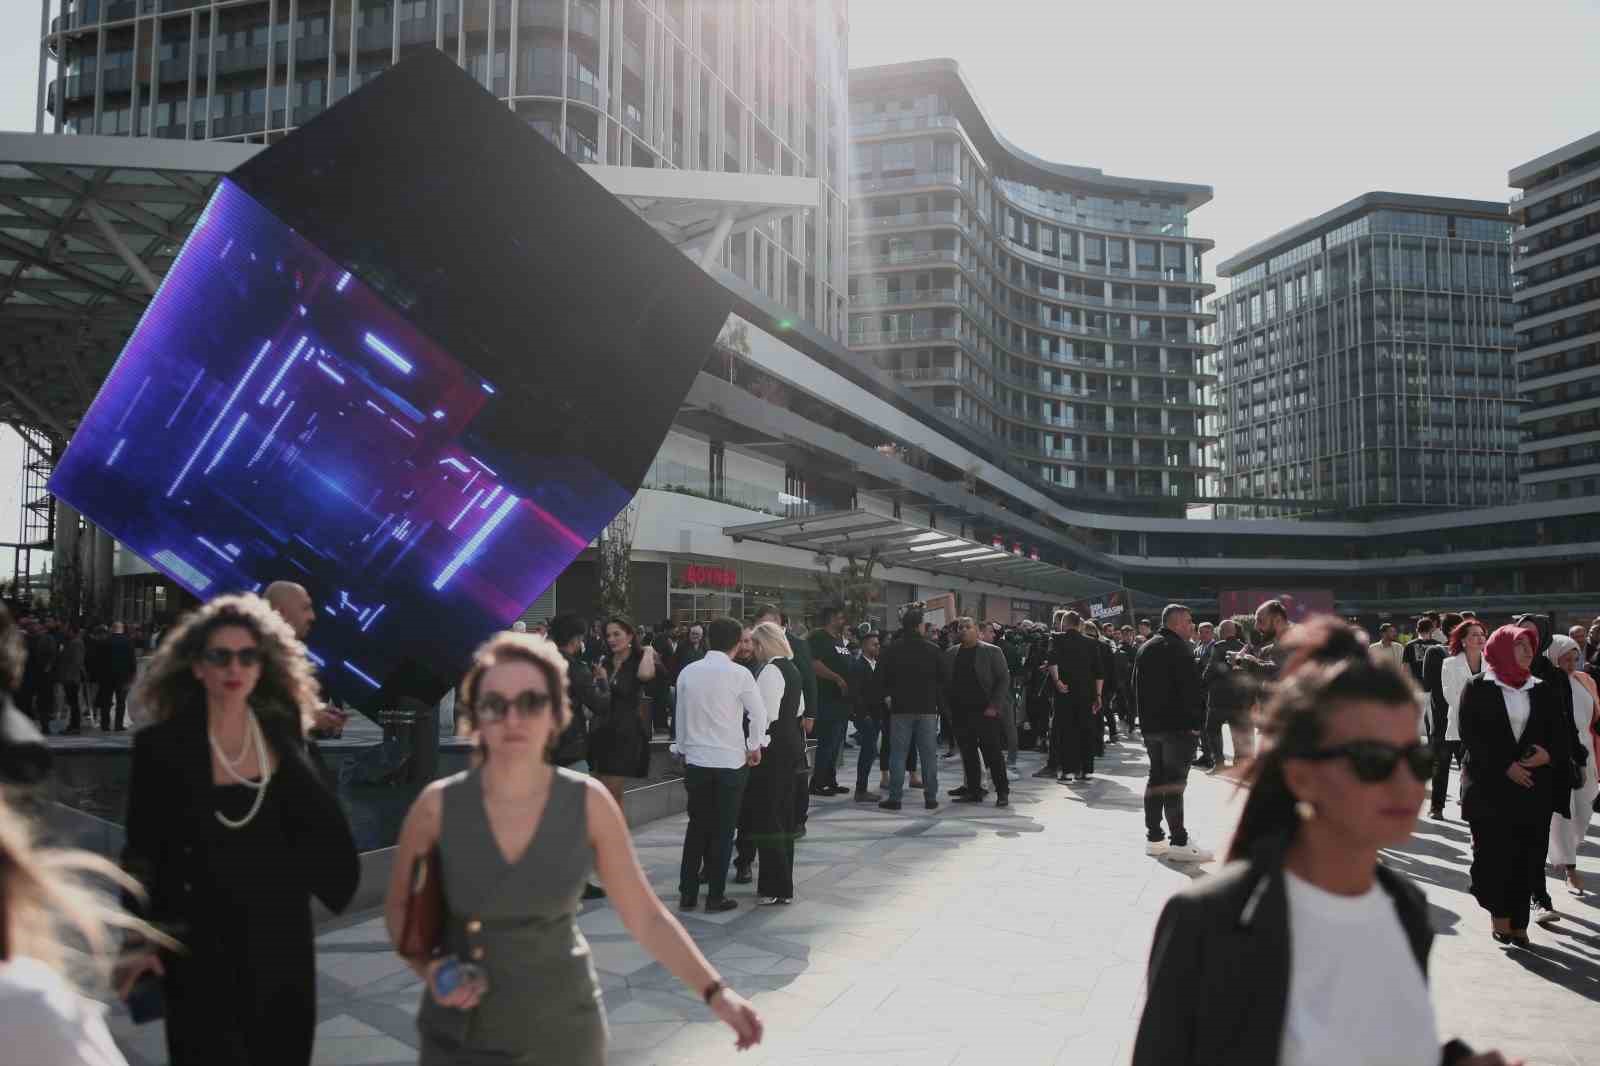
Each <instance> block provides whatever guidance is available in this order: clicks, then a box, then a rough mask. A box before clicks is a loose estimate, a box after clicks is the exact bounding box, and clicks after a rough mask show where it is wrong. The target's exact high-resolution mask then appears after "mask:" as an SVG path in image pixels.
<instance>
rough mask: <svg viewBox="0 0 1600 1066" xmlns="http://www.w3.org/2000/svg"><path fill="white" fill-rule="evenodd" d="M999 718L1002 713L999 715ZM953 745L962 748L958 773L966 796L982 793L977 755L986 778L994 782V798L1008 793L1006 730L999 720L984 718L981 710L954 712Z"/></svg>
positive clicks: (981, 771) (981, 779)
mask: <svg viewBox="0 0 1600 1066" xmlns="http://www.w3.org/2000/svg"><path fill="white" fill-rule="evenodd" d="M1001 713H1002V714H1003V713H1004V712H1001ZM955 721H956V744H957V745H959V746H960V748H961V770H962V774H963V775H964V777H965V779H966V780H965V784H966V786H967V791H968V792H969V793H974V794H976V793H978V792H981V791H982V790H983V770H982V768H981V767H980V766H979V765H978V755H979V753H980V752H981V753H982V755H983V762H984V765H986V766H988V767H989V776H990V777H991V778H993V779H994V791H995V795H997V796H1006V795H1009V794H1010V793H1011V780H1010V778H1008V777H1007V776H1006V751H1005V748H1006V729H1005V723H1004V722H1003V721H1001V720H1000V719H999V718H985V717H984V716H983V709H982V708H978V709H975V710H957V711H956V712H955Z"/></svg>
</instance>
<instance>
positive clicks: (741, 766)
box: [672, 618, 774, 913]
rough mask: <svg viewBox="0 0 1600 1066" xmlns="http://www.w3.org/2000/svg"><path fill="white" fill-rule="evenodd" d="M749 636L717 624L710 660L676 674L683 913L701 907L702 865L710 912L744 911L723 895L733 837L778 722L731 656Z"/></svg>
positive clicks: (728, 622) (732, 624) (725, 621)
mask: <svg viewBox="0 0 1600 1066" xmlns="http://www.w3.org/2000/svg"><path fill="white" fill-rule="evenodd" d="M743 632H744V627H743V626H741V625H740V624H739V623H738V622H736V621H734V620H733V619H732V618H717V619H714V620H713V621H712V622H711V624H710V625H709V626H707V627H706V649H707V650H706V656H705V658H703V659H701V660H700V661H699V662H696V663H691V664H689V665H688V666H685V667H684V668H683V670H682V671H681V672H680V673H679V674H678V710H677V734H676V736H677V739H676V740H674V741H673V744H672V750H673V752H675V753H676V754H679V755H682V756H683V761H684V764H685V765H684V776H683V784H684V787H685V788H686V789H688V791H689V828H688V829H687V830H686V831H685V832H684V835H683V862H682V865H681V866H680V868H679V871H678V894H679V898H678V909H679V910H683V911H692V910H694V909H695V907H696V906H697V905H698V904H699V900H700V871H701V868H702V866H703V867H704V868H705V869H706V870H707V876H706V910H707V912H712V913H714V912H717V911H729V910H732V909H733V908H735V907H737V906H738V903H736V902H735V901H733V900H731V899H728V898H727V896H726V895H725V894H724V892H725V890H726V888H727V879H728V862H729V860H730V859H731V858H732V856H733V834H734V830H735V829H737V828H738V825H739V804H740V802H741V801H742V800H743V798H744V787H745V782H746V780H747V779H748V777H749V774H750V767H752V766H755V765H756V764H758V763H759V762H760V761H761V749H762V748H763V747H764V746H765V745H766V743H767V741H768V739H769V738H768V737H767V726H768V725H770V724H771V722H772V719H773V717H774V715H773V714H772V713H771V712H769V711H768V710H767V706H766V704H765V702H763V701H762V699H761V691H760V689H758V688H757V687H756V679H755V678H754V677H753V676H751V673H750V671H749V670H748V669H746V668H745V667H743V666H740V665H739V664H738V663H736V662H734V661H733V659H732V658H730V654H731V653H732V651H733V649H734V648H735V647H737V646H738V644H739V638H740V636H741V635H742V634H743ZM746 715H748V716H749V728H748V731H747V730H746V727H745V716H746Z"/></svg>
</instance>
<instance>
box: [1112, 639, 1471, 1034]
mask: <svg viewBox="0 0 1600 1066" xmlns="http://www.w3.org/2000/svg"><path fill="white" fill-rule="evenodd" d="M1301 641H1302V644H1301V647H1300V648H1299V649H1298V650H1297V653H1296V658H1297V659H1298V660H1299V662H1300V665H1298V666H1295V665H1294V664H1293V663H1291V667H1290V669H1291V670H1292V671H1293V672H1292V673H1289V674H1287V675H1286V676H1285V679H1284V680H1283V681H1281V682H1280V683H1279V685H1278V687H1277V691H1276V693H1275V695H1274V697H1273V700H1272V703H1271V705H1270V706H1269V708H1268V710H1267V714H1266V721H1265V723H1264V732H1265V734H1266V736H1267V738H1268V739H1269V740H1270V741H1271V743H1270V744H1269V745H1268V746H1266V747H1265V749H1264V751H1263V754H1261V755H1260V756H1259V757H1258V758H1256V759H1255V760H1254V761H1253V762H1252V763H1251V766H1250V769H1249V771H1248V776H1249V782H1250V785H1251V787H1250V791H1249V794H1248V798H1247V799H1246V800H1245V805H1244V810H1243V812H1242V813H1241V815H1240V819H1239V826H1238V829H1237V831H1236V832H1235V834H1234V838H1233V842H1232V845H1231V847H1230V849H1229V853H1228V863H1227V865H1226V866H1225V867H1224V868H1223V869H1222V870H1221V872H1219V873H1218V874H1217V875H1216V876H1213V877H1208V878H1205V879H1203V880H1201V881H1197V882H1195V883H1193V884H1192V885H1190V886H1189V887H1188V888H1186V889H1184V890H1183V891H1182V892H1180V893H1179V894H1178V895H1177V896H1174V897H1173V898H1172V900H1171V901H1169V902H1168V904H1167V906H1166V909H1165V910H1164V911H1163V912H1162V915H1161V920H1160V922H1159V924H1158V925H1157V927H1156V934H1155V944H1154V946H1153V948H1152V950H1151V954H1150V969H1149V997H1148V999H1147V1002H1146V1004H1145V1009H1144V1016H1143V1018H1142V1019H1141V1021H1140V1025H1139V1033H1138V1037H1137V1041H1136V1043H1135V1046H1134V1053H1133V1062H1134V1066H1184V1064H1190V1063H1193V1064H1199V1063H1217V1062H1237V1063H1250V1064H1252V1066H1305V1064H1309V1063H1324V1062H1338V1063H1341V1064H1347V1066H1377V1064H1380V1063H1381V1064H1389V1063H1400V1062H1405V1063H1418V1064H1421V1063H1428V1064H1433V1063H1440V1062H1443V1063H1450V1064H1468V1063H1470V1064H1473V1066H1490V1064H1493V1063H1499V1062H1501V1061H1502V1060H1501V1059H1500V1057H1499V1056H1498V1055H1495V1054H1490V1055H1483V1056H1473V1055H1472V1053H1471V1051H1470V1050H1469V1049H1467V1048H1466V1047H1465V1046H1463V1045H1461V1044H1460V1043H1458V1042H1451V1043H1450V1044H1449V1045H1447V1046H1445V1047H1444V1048H1443V1049H1441V1048H1440V1045H1439V1041H1438V1036H1437V1026H1436V1022H1435V1017H1434V1011H1433V1003H1432V1000H1431V998H1430V996H1429V992H1428V985H1427V963H1428V951H1429V948H1430V947H1431V945H1432V941H1433V932H1432V929H1431V927H1430V926H1429V924H1428V906H1427V902H1426V900H1425V899H1424V897H1423V895H1422V893H1421V891H1419V890H1418V889H1417V888H1416V887H1414V886H1413V885H1411V884H1410V883H1408V882H1407V881H1405V880H1404V879H1403V878H1401V877H1400V876H1399V875H1397V874H1395V873H1394V872H1392V871H1391V870H1389V869H1387V868H1386V867H1384V866H1383V865H1381V864H1380V863H1379V861H1378V853H1379V850H1380V849H1382V848H1386V847H1392V846H1394V845H1397V844H1400V843H1403V842H1404V841H1405V840H1406V839H1407V838H1408V837H1410V835H1411V832H1412V830H1413V828H1414V827H1415V825H1416V821H1417V814H1418V812H1419V811H1420V809H1421V806H1422V800H1423V794H1424V791H1425V785H1424V783H1425V782H1426V781H1427V780H1428V777H1429V775H1430V774H1431V773H1432V770H1433V753H1432V751H1431V750H1429V748H1428V747H1427V746H1426V745H1425V744H1423V743H1421V742H1419V740H1418V738H1417V697H1416V689H1415V687H1414V686H1413V685H1412V683H1411V681H1410V679H1409V678H1408V677H1407V676H1406V675H1405V674H1404V673H1403V672H1402V671H1400V670H1399V669H1397V668H1395V667H1394V666H1393V665H1392V664H1389V663H1380V662H1375V661H1373V660H1372V659H1371V658H1370V657H1369V656H1368V655H1367V651H1366V647H1365V644H1364V642H1362V641H1360V640H1358V639H1357V638H1356V635H1355V633H1354V631H1353V630H1351V629H1350V627H1348V626H1346V625H1344V624H1343V623H1342V622H1332V621H1330V622H1313V623H1308V624H1307V625H1306V626H1305V627H1303V630H1302V635H1301Z"/></svg>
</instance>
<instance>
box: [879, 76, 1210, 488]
mask: <svg viewBox="0 0 1600 1066" xmlns="http://www.w3.org/2000/svg"><path fill="white" fill-rule="evenodd" d="M850 140H851V156H850V171H851V182H850V198H851V223H850V289H849V291H850V332H849V343H850V346H851V348H852V349H854V350H855V351H857V352H859V353H860V354H861V357H862V360H863V362H864V363H865V364H866V365H869V366H872V367H875V368H877V369H879V370H881V371H882V372H883V373H885V374H887V375H888V376H890V377H892V378H894V379H895V380H897V381H899V382H902V383H904V384H906V385H907V386H909V387H910V388H912V389H914V390H916V391H918V392H921V393H923V394H925V395H926V396H927V398H928V399H930V400H931V401H932V403H933V405H934V407H935V408H937V409H938V410H940V411H942V412H944V413H945V414H947V415H949V416H950V417H951V418H954V419H958V420H959V421H960V422H962V423H963V424H965V425H966V426H968V427H971V429H973V430H975V431H977V432H978V433H980V434H982V435H983V436H984V437H985V438H986V439H988V440H989V441H991V442H992V444H990V447H991V448H992V449H993V450H994V451H995V452H996V453H998V454H1000V455H1003V456H1006V457H1008V458H1009V459H1010V460H1012V461H1013V462H1014V463H1016V464H1019V465H1020V467H1021V468H1023V469H1025V470H1026V471H1027V472H1028V473H1029V474H1030V475H1033V476H1036V477H1039V478H1042V479H1043V480H1044V481H1046V482H1048V483H1050V484H1052V485H1054V486H1060V487H1062V488H1065V489H1072V490H1075V492H1074V495H1075V496H1078V497H1083V498H1090V497H1095V496H1100V495H1112V496H1118V497H1145V498H1151V499H1154V498H1164V499H1168V500H1171V499H1172V498H1174V497H1176V498H1178V499H1181V500H1190V499H1194V498H1196V497H1198V496H1201V495H1203V494H1204V476H1205V474H1206V468H1205V465H1204V461H1203V456H1202V451H1203V448H1202V446H1203V443H1204V433H1205V426H1204V421H1203V417H1202V416H1203V413H1204V411H1205V410H1206V403H1207V396H1206V384H1207V382H1208V380H1209V379H1208V378H1207V376H1206V375H1205V374H1204V373H1203V372H1202V369H1201V366H1200V359H1201V356H1202V355H1203V353H1205V352H1206V351H1207V350H1208V346H1207V345H1206V344H1205V343H1204V342H1203V341H1202V339H1201V332H1202V327H1203V326H1204V325H1205V324H1206V323H1207V322H1208V320H1209V317H1208V315H1207V314H1206V313H1205V312H1204V311H1203V309H1202V306H1201V300H1202V298H1203V296H1204V295H1205V294H1206V293H1208V292H1210V291H1212V286H1211V285H1209V284H1207V283H1206V282H1205V281H1204V278H1203V275H1202V272H1201V262H1200V261H1201V255H1202V253H1203V252H1205V251H1207V250H1208V249H1210V248H1211V247H1212V242H1211V241H1209V240H1206V239H1204V238H1200V237H1196V236H1194V235H1192V234H1191V233H1190V232H1189V227H1188V215H1189V212H1191V211H1193V210H1194V209H1195V208H1196V207H1198V206H1200V205H1201V204H1204V203H1206V202H1207V201H1209V200H1210V199H1211V189H1210V188H1209V187H1208V186H1204V185H1188V184H1182V183H1178V182H1168V181H1149V180H1145V179H1140V178H1119V177H1113V176H1112V175H1109V174H1103V173H1101V172H1100V171H1099V170H1096V169H1093V168H1091V167H1082V166H1069V165H1066V164H1062V163H1053V162H1049V161H1047V160H1044V159H1040V158H1038V157H1037V156H1034V155H1031V154H1029V153H1027V152H1025V151H1023V150H1022V149H1020V148H1017V147H1016V146H1014V145H1013V144H1011V143H1010V142H1009V141H1007V140H1006V139H1005V138H1004V136H1003V135H1002V134H1001V133H1000V132H999V129H998V127H997V126H996V124H995V123H994V122H992V121H991V120H990V118H989V116H988V115H987V114H986V113H985V112H984V110H983V108H982V105H981V104H980V103H979V102H978V99H977V96H976V95H975V94H974V92H973V90H972V87H971V86H970V85H969V84H968V82H967V80H966V78H965V76H964V75H963V74H962V72H961V69H960V67H958V66H957V65H956V63H955V62H954V61H952V60H944V59H940V60H930V61H926V62H916V63H901V64H895V65H892V66H883V67H871V68H866V69H858V70H854V71H851V74H850Z"/></svg>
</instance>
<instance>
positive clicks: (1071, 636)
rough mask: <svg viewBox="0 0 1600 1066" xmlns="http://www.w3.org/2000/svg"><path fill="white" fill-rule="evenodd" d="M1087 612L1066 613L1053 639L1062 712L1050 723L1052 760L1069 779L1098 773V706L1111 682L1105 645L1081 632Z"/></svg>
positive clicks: (1054, 671)
mask: <svg viewBox="0 0 1600 1066" xmlns="http://www.w3.org/2000/svg"><path fill="white" fill-rule="evenodd" d="M1082 624H1083V616H1082V615H1080V614H1078V612H1077V611H1066V612H1063V613H1062V615H1061V617H1060V619H1059V621H1058V622H1057V626H1058V627H1059V629H1060V632H1058V633H1057V634H1056V635H1055V639H1054V640H1052V641H1051V643H1050V665H1049V667H1048V670H1049V674H1050V681H1051V683H1052V685H1053V686H1054V688H1055V692H1056V697H1055V703H1056V713H1055V718H1054V719H1053V720H1052V721H1051V723H1050V751H1051V761H1052V762H1054V763H1055V764H1056V769H1057V772H1058V773H1059V775H1060V776H1059V777H1057V778H1056V780H1057V781H1060V782H1062V783H1065V782H1066V781H1067V780H1068V779H1069V777H1070V778H1072V779H1075V780H1078V781H1087V780H1089V775H1090V774H1092V773H1094V742H1095V734H1096V733H1098V732H1099V730H1100V719H1099V718H1098V717H1097V716H1096V713H1095V712H1096V711H1098V710H1099V708H1100V692H1101V688H1102V687H1103V686H1104V684H1105V670H1104V668H1103V666H1102V661H1101V658H1100V645H1098V644H1096V643H1095V642H1094V641H1092V640H1090V639H1089V638H1088V637H1086V636H1084V635H1083V634H1082V633H1080V632H1079V631H1078V629H1079V627H1080V626H1081V625H1082Z"/></svg>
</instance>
